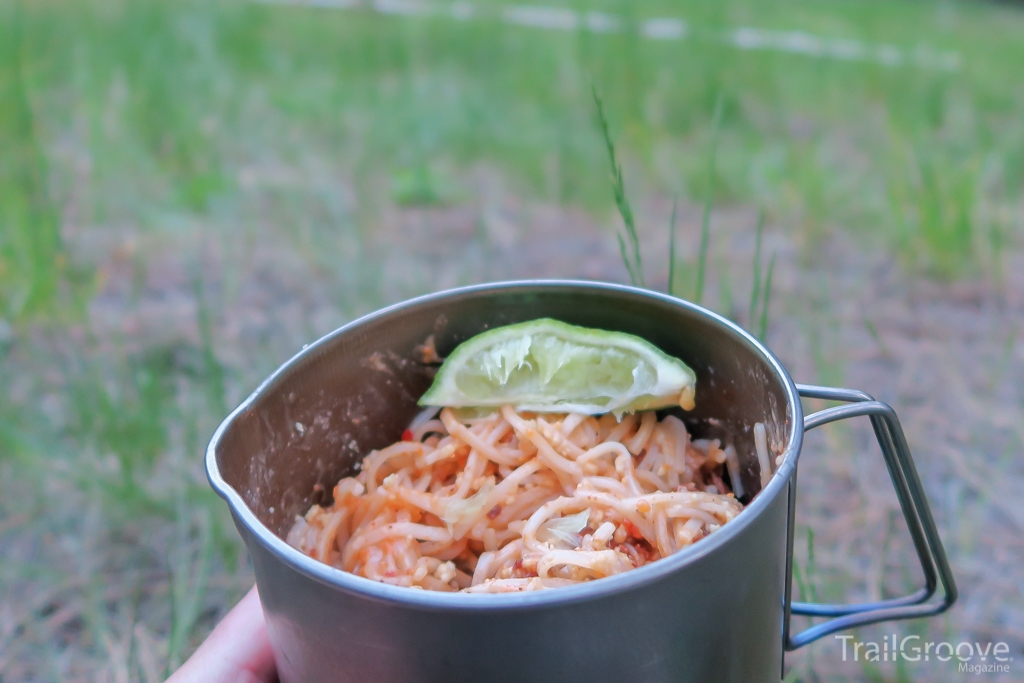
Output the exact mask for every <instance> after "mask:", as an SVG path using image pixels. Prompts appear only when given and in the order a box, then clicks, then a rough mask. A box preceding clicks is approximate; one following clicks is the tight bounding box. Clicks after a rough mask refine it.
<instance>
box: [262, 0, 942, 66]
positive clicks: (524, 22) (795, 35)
mask: <svg viewBox="0 0 1024 683" xmlns="http://www.w3.org/2000/svg"><path fill="white" fill-rule="evenodd" d="M256 1H257V2H261V3H264V4H270V5H293V6H294V5H305V6H309V7H327V8H332V9H346V10H354V9H362V8H368V9H372V10H373V11H375V12H378V13H380V14H388V15H399V16H427V15H436V16H444V15H447V16H450V17H452V18H453V19H456V20H458V21H467V20H469V19H472V18H481V19H486V18H489V16H490V17H493V16H494V15H489V14H488V12H487V11H486V10H483V11H478V9H477V7H476V6H475V5H473V4H472V3H471V2H466V1H465V0H459V1H457V2H453V3H444V4H443V3H439V2H430V0H368V4H367V2H364V1H362V0H256ZM498 18H500V19H501V21H504V22H505V23H507V24H512V25H516V26H525V27H528V28H538V29H543V30H547V31H577V30H580V29H581V28H585V29H586V30H588V31H590V32H592V33H616V32H618V31H621V30H622V25H623V22H622V20H621V19H620V18H619V17H616V16H614V15H612V14H607V13H605V12H587V13H585V14H584V15H583V16H582V19H581V17H580V15H579V14H578V13H576V12H574V11H573V10H571V9H568V8H566V7H548V6H543V5H509V6H507V7H505V8H504V9H502V10H501V13H500V15H499V16H498ZM639 33H640V35H641V36H643V37H644V38H648V39H650V40H684V39H686V38H688V37H690V36H691V35H696V33H695V32H694V31H692V30H691V27H690V25H689V24H687V23H686V22H685V21H684V20H682V19H679V18H676V17H660V18H655V19H647V20H645V21H643V22H641V23H640V25H639ZM699 35H700V37H701V39H705V40H709V41H712V42H719V43H724V44H726V45H730V46H732V47H735V48H736V49H739V50H766V51H772V52H782V53H788V54H797V55H804V56H807V57H813V58H818V59H837V60H841V61H849V62H869V63H873V64H880V65H882V66H889V67H898V66H904V65H906V64H912V65H914V66H920V67H926V68H934V69H943V70H947V71H956V70H957V69H959V68H960V55H959V54H957V53H956V52H940V51H936V50H932V49H931V48H929V47H928V46H926V45H919V46H917V47H915V48H914V49H913V50H905V49H902V48H899V47H897V46H895V45H884V44H879V45H871V44H868V43H864V42H861V41H859V40H852V39H849V38H828V37H826V36H817V35H814V34H811V33H805V32H803V31H774V30H769V29H762V28H755V27H751V26H740V27H737V28H734V29H731V30H727V31H725V32H722V31H714V30H702V31H699Z"/></svg>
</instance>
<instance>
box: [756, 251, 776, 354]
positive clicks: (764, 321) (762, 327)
mask: <svg viewBox="0 0 1024 683" xmlns="http://www.w3.org/2000/svg"><path fill="white" fill-rule="evenodd" d="M774 272H775V254H772V258H771V260H770V261H769V262H768V274H767V275H766V276H765V278H764V298H763V299H762V300H761V320H760V321H759V322H758V325H757V338H758V339H760V340H761V341H764V339H765V337H766V336H767V335H768V302H769V300H770V299H771V296H772V273H774Z"/></svg>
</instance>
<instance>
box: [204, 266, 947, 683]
mask: <svg viewBox="0 0 1024 683" xmlns="http://www.w3.org/2000/svg"><path fill="white" fill-rule="evenodd" d="M540 317H551V318H557V319H559V320H564V321H566V322H569V323H575V324H577V325H586V326H589V327H596V328H601V329H607V330H621V331H623V332H630V333H632V334H635V335H638V336H640V337H643V338H645V339H647V340H649V341H650V342H652V343H653V344H655V345H656V346H658V347H659V348H661V349H662V350H664V351H665V352H666V353H668V354H671V355H673V356H677V357H679V358H681V359H682V360H683V361H684V362H686V363H687V364H688V365H689V366H690V367H692V368H693V369H694V371H695V372H696V373H697V407H696V409H695V410H693V411H691V412H688V413H685V414H683V415H682V417H683V419H684V420H685V422H686V423H687V426H688V428H689V429H690V432H691V434H693V435H694V436H695V437H696V438H700V437H712V438H721V439H722V440H723V442H724V443H733V444H734V445H735V446H736V449H737V451H738V452H739V454H740V458H741V471H742V475H741V478H742V484H743V490H744V491H745V492H747V493H746V495H745V496H744V498H743V500H744V502H745V503H747V504H748V505H747V507H746V509H745V510H743V512H742V513H740V514H739V516H737V517H736V519H734V520H733V521H732V522H730V523H729V524H727V525H725V526H724V527H722V528H721V529H720V530H719V531H717V532H716V533H714V534H713V535H711V536H709V537H708V538H706V539H703V540H701V541H699V542H697V543H695V544H694V545H692V546H690V547H688V548H685V549H683V550H682V551H680V552H678V553H676V554H674V555H672V556H670V557H668V558H665V559H662V560H659V561H657V562H654V563H652V564H650V565H646V566H644V567H641V568H639V569H636V570H634V571H631V572H626V573H624V574H619V575H617V576H612V577H609V578H604V579H600V580H598V581H593V582H589V583H585V584H580V585H576V586H569V587H564V588H557V589H553V590H547V591H539V592H532V593H517V594H505V595H467V594H461V593H454V594H450V593H435V592H429V591H420V590H412V589H409V588H402V587H397V586H390V585H385V584H381V583H376V582H374V581H370V580H368V579H364V578H361V577H358V576H355V575H352V574H347V573H344V572H342V571H340V570H338V569H334V568H333V567H330V566H328V565H325V564H322V563H320V562H318V561H316V560H313V559H311V558H309V557H307V556H305V555H303V554H302V553H300V552H299V551H297V550H295V549H293V548H291V547H290V546H288V545H287V544H286V543H285V542H284V540H283V536H284V535H285V534H286V533H287V531H288V529H289V528H290V527H291V525H292V523H293V522H294V519H295V516H296V515H299V514H304V513H305V511H306V510H307V509H308V508H309V506H310V505H311V504H313V503H321V504H324V503H328V502H329V499H328V497H329V496H330V492H331V491H332V490H333V487H334V484H335V483H337V481H338V480H339V479H340V478H341V477H343V476H346V475H348V474H350V473H351V472H352V468H353V465H354V464H355V463H356V462H358V461H359V460H360V459H361V458H362V457H363V456H365V455H366V454H367V453H368V452H369V451H370V450H371V449H374V448H381V447H384V446H386V445H388V444H390V443H392V442H394V441H396V440H397V439H398V438H399V435H400V434H401V432H402V430H403V428H404V427H405V426H406V425H407V424H408V422H409V421H410V420H411V418H412V417H413V416H414V415H415V414H416V413H417V412H418V410H419V409H418V408H417V406H416V399H417V398H418V397H419V396H420V395H421V394H422V393H423V392H424V391H425V390H426V388H427V387H428V386H429V384H430V381H431V374H432V373H431V368H429V367H428V366H426V365H424V364H423V358H422V353H421V352H420V351H421V350H419V351H418V350H417V347H418V346H419V345H421V344H422V343H423V342H424V340H425V338H426V337H428V336H429V335H431V334H432V335H434V338H435V340H436V346H437V350H438V352H439V353H440V354H441V355H445V354H447V353H448V352H450V351H451V350H452V349H453V348H454V347H455V346H456V345H457V344H458V343H459V342H461V341H463V340H465V339H467V338H469V337H471V336H473V335H475V334H477V333H479V332H482V331H483V330H485V329H488V328H491V327H496V326H499V325H506V324H509V323H515V322H521V321H524V320H532V319H534V318H540ZM801 396H803V397H808V398H811V397H813V398H821V399H828V400H832V401H839V402H843V403H844V405H840V406H838V407H833V408H827V409H825V410H822V411H820V412H817V413H814V414H812V415H808V416H806V417H805V416H804V414H803V410H802V408H801V405H800V397H801ZM854 416H869V417H870V419H871V422H872V425H873V427H874V431H875V435H876V437H877V438H878V443H879V445H880V446H881V450H882V454H883V455H884V457H885V462H886V465H887V466H888V468H889V473H890V475H891V477H892V482H893V485H894V486H895V487H896V493H897V495H898V496H899V501H900V505H901V506H902V508H903V514H904V516H905V517H906V520H907V525H908V526H909V528H910V533H911V535H912V537H913V540H914V543H915V546H916V549H917V554H918V556H919V557H920V560H921V567H922V569H923V570H924V577H925V586H924V587H923V588H921V589H920V590H918V591H917V592H916V593H914V594H913V595H909V596H907V597H905V598H900V599H894V600H886V601H884V602H879V603H873V604H861V605H816V604H804V603H797V602H791V599H790V596H791V587H790V584H791V575H792V559H793V520H794V505H795V500H796V472H797V467H796V465H797V458H798V457H799V455H800V447H801V444H802V442H803V435H804V432H805V431H806V430H808V429H813V428H814V427H817V426H820V425H823V424H826V423H828V422H833V421H835V420H841V419H844V418H848V417H854ZM756 422H762V423H764V424H765V425H766V427H767V433H768V436H769V444H770V447H771V450H772V451H773V453H772V455H773V456H774V455H778V456H781V457H780V458H779V460H778V463H779V464H778V466H777V471H776V472H775V473H774V475H773V476H772V477H771V479H770V481H769V482H768V485H767V486H766V487H764V489H763V490H762V489H761V484H760V481H761V478H760V468H759V465H758V459H757V457H756V455H755V448H754V443H753V429H752V428H753V425H754V424H755V423H756ZM206 468H207V474H208V476H209V478H210V483H211V484H212V485H213V488H214V489H216V491H217V493H219V494H220V495H221V496H222V497H223V498H224V499H225V500H227V502H228V505H229V506H230V507H231V512H232V514H233V516H234V519H235V523H236V525H237V527H238V530H239V533H241V535H242V538H243V539H244V540H245V544H246V546H247V547H248V549H249V553H250V555H251V557H252V562H253V568H254V570H255V573H256V582H257V585H258V586H259V592H260V597H261V598H262V601H263V609H264V612H265V614H266V618H267V623H268V627H269V631H270V640H271V643H272V645H273V649H274V656H275V658H276V661H277V667H278V672H279V675H280V679H281V681H282V682H283V683H334V682H339V681H366V682H368V683H369V682H373V683H392V682H393V683H414V682H418V681H443V682H445V683H454V682H456V681H467V682H472V683H482V682H483V683H494V682H497V681H510V682H516V683H518V682H522V681H560V682H561V683H569V682H571V681H580V682H583V681H586V682H587V683H597V682H600V681H615V682H616V683H618V682H621V681H693V682H695V683H714V682H717V681H736V682H737V683H756V682H758V681H778V680H779V679H780V677H781V672H782V666H783V661H782V660H783V651H784V650H792V649H795V648H798V647H801V646H803V645H806V644H807V643H810V642H811V641H813V640H816V639H818V638H821V637H822V636H824V635H826V634H829V633H832V632H834V631H838V630H841V629H848V628H851V627H854V626H860V625H864V624H870V623H874V622H878V621H884V620H890V619H906V618H911V617H922V616H928V615H933V614H938V613H939V612H942V611H944V610H946V609H947V608H948V607H949V606H950V605H952V604H953V602H954V601H955V600H956V587H955V585H954V582H953V577H952V574H951V572H950V568H949V564H948V563H947V561H946V555H945V551H944V550H943V547H942V542H941V540H940V539H939V535H938V533H937V531H936V528H935V523H934V521H933V519H932V515H931V512H930V511H929V508H928V502H927V500H926V499H925V495H924V491H923V489H922V486H921V482H920V479H919V478H918V475H917V471H916V470H915V468H914V464H913V461H912V459H911V456H910V451H909V449H908V447H907V444H906V441H905V439H904V436H903V431H902V429H901V428H900V424H899V421H898V419H897V417H896V414H895V413H894V412H893V410H892V408H890V407H889V406H888V405H886V404H884V403H880V402H878V401H875V400H873V399H872V398H871V397H870V396H868V395H867V394H865V393H863V392H860V391H854V390H850V389H827V388H823V387H812V386H803V385H798V384H794V383H793V380H792V379H791V378H790V376H789V374H788V373H787V372H786V370H785V369H784V368H783V367H782V365H781V364H780V363H779V361H778V360H777V359H776V358H775V356H774V355H772V353H771V352H770V351H768V349H766V348H765V347H764V346H762V345H761V343H760V342H758V341H757V340H756V339H755V338H754V337H752V336H751V335H749V334H747V333H746V332H744V331H743V330H742V329H740V328H739V327H738V326H736V325H735V324H733V323H731V322H729V321H728V320H726V319H725V318H722V317H721V316H718V315H716V314H715V313H712V312H711V311H708V310H705V309H703V308H701V307H699V306H696V305H694V304H691V303H687V302H685V301H681V300H679V299H675V298H673V297H670V296H665V295H662V294H657V293H654V292H650V291H646V290H640V289H634V288H631V287H624V286H619V285H611V284H601V283H593V282H570V281H531V282H510V283H501V284H489V285H481V286H475V287H466V288H462V289H455V290H451V291H447V292H441V293H438V294H432V295H429V296H424V297H420V298H418V299H413V300H411V301H407V302H405V303H402V304H398V305H396V306H392V307H390V308H386V309H384V310H382V311H378V312H377V313H373V314H371V315H368V316H366V317H364V318H361V319H359V320H357V321H355V322H353V323H351V324H349V325H346V326H345V327H342V328H341V329H339V330H337V331H335V332H333V333H331V334H329V335H327V336H326V337H324V338H323V339H321V340H320V341H318V342H316V343H314V344H311V345H309V346H307V347H305V348H303V350H302V351H301V352H300V353H299V354H297V355H296V356H295V357H294V358H292V359H291V360H289V361H288V362H287V363H285V364H284V365H283V366H281V368H280V369H279V370H278V371H277V372H275V373H274V374H273V375H272V376H271V377H270V378H269V379H268V380H267V381H265V382H264V383H263V384H262V385H261V386H260V387H259V388H258V389H257V390H256V391H255V392H253V394H252V395H251V396H250V397H249V398H248V399H246V401H245V402H244V403H243V404H242V405H241V406H239V407H238V408H237V409H236V410H235V411H234V412H233V413H232V414H231V415H230V416H229V417H228V418H227V419H226V420H224V422H223V424H221V425H220V427H219V428H218V429H217V432H216V434H214V436H213V439H212V440H211V441H210V445H209V448H208V450H207V453H206ZM751 494H755V495H754V496H753V498H752V500H751ZM938 582H941V584H942V592H943V597H942V599H941V601H933V600H931V598H932V597H933V595H934V594H935V592H936V588H937V583H938ZM791 614H804V615H814V616H820V617H832V619H831V620H829V621H825V622H824V623H819V624H817V625H816V626H813V627H811V628H809V629H807V630H805V631H803V632H800V633H796V634H793V633H791V632H790V630H789V622H790V615H791Z"/></svg>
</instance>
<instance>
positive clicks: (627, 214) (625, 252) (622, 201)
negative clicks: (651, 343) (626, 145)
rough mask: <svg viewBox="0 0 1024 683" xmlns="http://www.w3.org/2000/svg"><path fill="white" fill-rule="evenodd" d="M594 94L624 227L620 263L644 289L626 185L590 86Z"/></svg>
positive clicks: (601, 108) (600, 104)
mask: <svg viewBox="0 0 1024 683" xmlns="http://www.w3.org/2000/svg"><path fill="white" fill-rule="evenodd" d="M591 91H592V92H593V94H594V105H595V106H596V107H597V121H598V124H599V125H600V126H601V135H603V136H604V144H605V147H607V149H608V161H609V163H610V164H611V167H612V193H613V194H614V196H615V206H616V207H618V209H619V215H620V216H622V223H623V224H624V225H625V233H626V237H625V239H623V237H622V234H621V233H620V234H619V250H620V252H621V253H622V262H623V263H624V264H625V265H626V270H627V271H629V279H630V281H631V282H632V283H633V286H635V287H644V286H645V285H644V271H643V264H642V263H641V261H640V238H639V236H638V235H637V233H636V223H635V221H634V220H633V209H632V208H631V207H630V206H629V200H628V199H626V184H625V181H624V180H623V178H622V166H620V165H619V162H618V160H617V159H616V158H615V143H613V142H612V136H611V133H610V132H609V131H608V119H607V117H606V116H605V114H604V103H603V102H602V101H601V96H600V95H599V94H598V92H597V88H596V87H595V86H591Z"/></svg>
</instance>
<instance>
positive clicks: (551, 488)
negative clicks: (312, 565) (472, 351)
mask: <svg viewBox="0 0 1024 683" xmlns="http://www.w3.org/2000/svg"><path fill="white" fill-rule="evenodd" d="M738 470H739V468H738V460H737V457H736V452H735V450H734V449H733V447H732V446H727V447H725V448H723V447H722V445H721V443H720V442H719V441H718V440H691V439H690V435H689V433H688V432H687V429H686V427H685V425H684V424H683V422H682V421H681V420H680V419H678V418H676V417H674V416H671V415H669V416H667V417H664V418H663V419H661V420H658V418H657V415H656V414H655V413H654V412H653V411H648V412H641V413H636V414H627V415H622V416H621V419H619V418H617V417H616V416H615V415H613V414H605V415H601V416H598V417H595V416H588V415H581V414H576V413H569V414H548V413H544V414H534V413H525V412H517V411H515V410H513V409H512V408H511V407H508V406H505V407H504V408H502V409H500V410H498V411H495V412H494V413H492V414H490V415H488V416H484V417H476V418H473V419H466V418H460V417H458V416H457V415H456V413H455V412H454V411H453V410H451V409H450V408H445V409H443V410H441V412H440V415H437V414H436V412H435V413H432V414H431V413H428V414H427V415H426V416H424V418H422V419H418V420H414V422H413V425H411V427H410V429H407V430H406V431H405V434H404V435H403V439H402V440H401V441H399V442H397V443H395V444H393V445H391V446H388V447H387V448H384V449H381V450H377V451H373V452H371V453H370V454H369V455H367V456H366V457H365V458H364V459H363V461H362V463H361V465H360V467H359V472H358V474H357V475H356V476H352V477H345V478H344V479H342V480H341V481H339V482H338V484H337V486H335V487H334V498H333V503H332V504H331V505H330V506H329V507H321V506H319V505H314V506H313V507H312V508H310V510H309V511H308V512H307V513H306V515H305V516H304V517H296V521H295V525H294V526H293V528H292V529H291V531H290V532H289V533H288V536H287V541H288V543H289V544H290V545H292V546H293V547H295V548H297V549H298V550H300V551H301V552H303V553H305V554H306V555H309V556H310V557H312V558H314V559H317V560H320V561H322V562H325V563H327V564H329V565H332V566H334V567H337V568H339V569H342V570H344V571H347V572H352V573H353V574H357V575H359V576H363V577H366V578H368V579H373V580H375V581H381V582H384V583H389V584H394V585H399V586H408V587H412V588H421V589H427V590H437V591H465V592H470V593H504V592H517V591H526V590H538V589H543V588H553V587H558V586H566V585H571V584H575V583H580V582H583V581H590V580H593V579H599V578H602V577H607V576H612V575H614V574H619V573H621V572H626V571H630V570H632V569H635V568H637V567H641V566H643V565H645V564H649V563H651V562H654V561H656V560H659V559H661V558H664V557H667V556H669V555H671V554H672V553H675V552H677V551H679V550H681V549H682V548H685V547H687V546H689V545H691V544H693V543H695V542H697V541H699V540H700V539H702V538H704V537H705V536H707V535H709V534H711V533H714V532H715V531H716V530H718V529H719V528H721V527H722V525H724V524H725V523H727V522H729V521H730V520H732V519H733V518H734V517H735V516H736V515H737V514H738V513H739V512H740V510H741V509H742V507H743V506H742V504H741V503H740V502H739V501H738V500H737V499H736V495H735V494H738V495H742V492H741V491H735V492H734V491H733V490H732V489H731V488H730V486H729V485H728V484H727V483H726V480H728V481H732V482H735V484H734V485H735V486H737V487H738V486H739V482H738V476H737V475H738ZM730 474H732V476H731V477H730Z"/></svg>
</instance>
